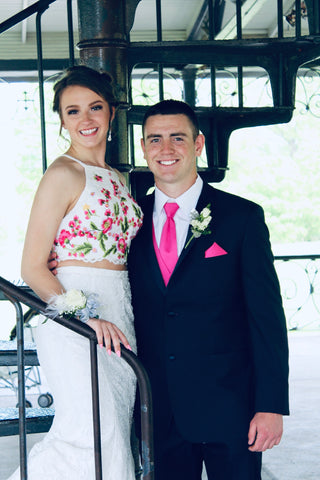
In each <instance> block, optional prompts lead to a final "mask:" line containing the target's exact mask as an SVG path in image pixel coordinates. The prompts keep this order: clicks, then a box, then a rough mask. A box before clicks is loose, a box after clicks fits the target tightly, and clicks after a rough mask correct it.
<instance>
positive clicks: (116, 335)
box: [87, 318, 131, 357]
mask: <svg viewBox="0 0 320 480" xmlns="http://www.w3.org/2000/svg"><path fill="white" fill-rule="evenodd" d="M87 325H89V326H90V327H91V328H92V329H93V330H94V331H95V332H96V335H97V340H98V344H99V345H100V347H101V348H102V347H103V343H104V345H105V347H106V350H107V352H108V354H109V355H111V342H112V345H113V347H114V350H115V352H116V354H117V355H118V357H120V356H121V347H120V343H123V345H124V346H125V347H126V348H127V349H128V350H131V347H130V345H129V342H128V340H127V338H126V336H125V334H124V333H122V331H121V330H120V328H118V327H117V326H116V325H115V324H114V323H111V322H107V321H106V320H103V319H102V318H90V319H89V320H88V322H87Z"/></svg>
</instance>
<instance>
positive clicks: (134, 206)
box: [132, 203, 141, 218]
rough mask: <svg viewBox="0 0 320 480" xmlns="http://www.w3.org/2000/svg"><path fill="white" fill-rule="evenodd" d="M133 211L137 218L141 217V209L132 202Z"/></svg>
mask: <svg viewBox="0 0 320 480" xmlns="http://www.w3.org/2000/svg"><path fill="white" fill-rule="evenodd" d="M132 206H133V210H134V213H135V214H136V215H137V217H138V218H141V210H140V208H138V207H137V206H136V205H135V204H134V203H133V204H132Z"/></svg>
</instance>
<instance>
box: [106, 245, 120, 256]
mask: <svg viewBox="0 0 320 480" xmlns="http://www.w3.org/2000/svg"><path fill="white" fill-rule="evenodd" d="M110 253H117V247H116V246H115V245H112V247H110V248H109V249H108V250H105V253H104V255H103V256H104V257H107V256H108V255H110Z"/></svg>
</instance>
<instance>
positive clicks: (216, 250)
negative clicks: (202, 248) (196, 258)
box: [205, 242, 228, 258]
mask: <svg viewBox="0 0 320 480" xmlns="http://www.w3.org/2000/svg"><path fill="white" fill-rule="evenodd" d="M227 254H228V252H226V251H225V250H223V248H222V247H220V246H219V245H218V244H217V243H216V242H214V243H213V244H212V245H211V247H209V248H208V250H206V252H205V258H211V257H219V256H220V255H227Z"/></svg>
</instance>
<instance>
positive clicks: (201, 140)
mask: <svg viewBox="0 0 320 480" xmlns="http://www.w3.org/2000/svg"><path fill="white" fill-rule="evenodd" d="M205 141H206V139H205V136H204V135H203V134H202V133H199V135H198V136H197V138H196V139H195V142H194V146H195V153H196V156H197V157H200V155H201V153H202V150H203V147H204V144H205Z"/></svg>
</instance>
